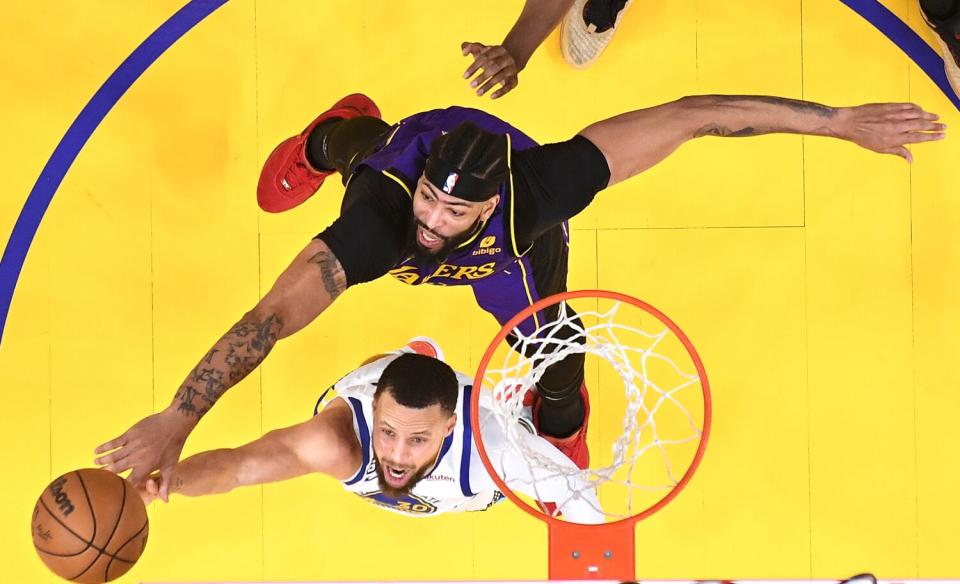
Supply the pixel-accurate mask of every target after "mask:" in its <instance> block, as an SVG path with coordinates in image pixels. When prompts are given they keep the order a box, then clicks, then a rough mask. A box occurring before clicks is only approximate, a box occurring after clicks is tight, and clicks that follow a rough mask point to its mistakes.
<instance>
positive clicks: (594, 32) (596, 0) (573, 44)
mask: <svg viewBox="0 0 960 584" xmlns="http://www.w3.org/2000/svg"><path fill="white" fill-rule="evenodd" d="M618 7H619V10H618ZM629 7H630V0H625V1H624V0H576V1H575V2H574V3H573V6H572V7H570V10H569V11H568V12H567V15H566V16H564V17H563V22H561V23H560V51H561V52H562V53H563V58H564V59H565V60H566V61H567V63H569V64H570V65H571V66H573V67H576V68H578V69H583V68H585V67H589V66H590V65H591V64H593V62H594V61H596V60H597V58H598V57H599V56H600V53H602V52H603V50H604V49H605V48H607V45H608V44H610V41H611V40H612V39H613V33H614V32H615V31H616V30H617V27H618V26H619V25H620V19H621V18H623V13H624V12H626V11H627V8H629Z"/></svg>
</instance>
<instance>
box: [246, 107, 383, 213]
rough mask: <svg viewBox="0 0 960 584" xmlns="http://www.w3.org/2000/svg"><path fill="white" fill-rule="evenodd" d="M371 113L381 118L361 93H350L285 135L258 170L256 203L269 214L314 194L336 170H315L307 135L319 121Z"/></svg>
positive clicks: (280, 210)
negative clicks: (296, 132) (300, 129)
mask: <svg viewBox="0 0 960 584" xmlns="http://www.w3.org/2000/svg"><path fill="white" fill-rule="evenodd" d="M360 116H372V117H375V118H377V119H380V109H379V108H377V104H375V103H373V100H371V99H370V98H369V97H367V96H366V95H363V94H362V93H353V94H350V95H348V96H346V97H344V98H343V99H341V100H340V101H338V102H337V103H335V104H333V107H331V108H330V109H328V110H327V111H325V112H323V113H322V114H320V115H319V116H318V117H317V119H315V120H313V121H312V122H311V123H310V125H309V126H307V128H306V129H305V130H304V131H303V132H301V133H300V134H299V135H297V136H294V137H292V138H287V139H286V140H284V141H283V142H281V143H280V145H279V146H277V147H276V148H274V149H273V152H271V153H270V156H268V157H267V161H266V162H265V163H264V164H263V170H261V171H260V181H259V182H258V183H257V203H258V204H259V205H260V208H261V209H263V210H264V211H269V212H270V213H280V212H283V211H287V210H289V209H292V208H294V207H296V206H297V205H299V204H301V203H303V202H304V201H306V200H307V199H309V198H310V197H312V196H313V194H314V193H316V192H317V190H318V189H319V188H320V185H322V184H323V180H324V179H325V178H327V177H328V176H330V175H331V174H333V173H334V172H336V171H335V170H317V169H316V168H313V166H312V165H311V164H310V162H309V161H308V160H307V154H306V146H307V138H308V137H309V136H310V132H312V131H313V129H314V128H316V127H317V126H318V125H319V124H320V123H321V122H324V121H326V120H329V119H330V118H343V119H345V120H346V119H350V118H356V117H360Z"/></svg>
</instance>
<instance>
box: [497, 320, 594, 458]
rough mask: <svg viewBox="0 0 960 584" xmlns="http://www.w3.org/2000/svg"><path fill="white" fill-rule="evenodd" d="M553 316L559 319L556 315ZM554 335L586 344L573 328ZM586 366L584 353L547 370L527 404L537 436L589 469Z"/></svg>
mask: <svg viewBox="0 0 960 584" xmlns="http://www.w3.org/2000/svg"><path fill="white" fill-rule="evenodd" d="M551 308H555V307H551ZM554 312H555V311H554ZM568 316H574V315H570V314H568ZM551 317H553V318H556V314H553V315H551ZM574 323H575V325H576V326H578V327H579V326H582V325H581V324H580V319H579V317H575V319H574ZM552 336H553V337H554V338H557V339H564V340H565V341H567V342H573V343H576V342H583V339H582V337H580V335H579V334H578V333H577V332H576V331H575V329H574V328H573V327H564V328H563V329H562V330H561V331H557V332H556V333H555V334H553V335H552ZM509 340H511V339H510V337H508V341H509ZM583 365H584V356H583V353H572V354H570V355H567V356H566V357H564V358H563V359H562V360H561V361H560V362H558V363H554V364H553V365H551V366H549V367H547V369H546V371H545V372H544V374H543V376H542V377H541V378H540V379H539V380H538V381H537V387H536V391H531V392H530V393H529V394H528V398H527V399H528V402H527V403H528V404H529V405H530V406H531V407H532V410H533V425H534V427H535V428H536V429H537V433H538V434H539V435H540V436H542V437H543V438H545V439H546V440H547V441H548V442H550V443H551V444H553V445H554V446H556V447H557V450H559V451H560V452H562V453H564V454H565V455H566V456H567V457H568V458H569V459H570V460H572V461H573V463H574V464H576V465H577V466H578V467H580V468H587V467H589V466H590V451H589V449H588V448H587V423H588V422H589V420H590V398H589V394H588V392H587V384H586V382H585V380H584V375H583Z"/></svg>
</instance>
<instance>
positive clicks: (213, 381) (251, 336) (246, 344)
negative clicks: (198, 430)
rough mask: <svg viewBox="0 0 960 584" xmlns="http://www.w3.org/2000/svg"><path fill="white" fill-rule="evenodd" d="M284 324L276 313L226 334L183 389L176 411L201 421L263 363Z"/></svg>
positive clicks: (236, 327) (177, 397) (188, 379)
mask: <svg viewBox="0 0 960 584" xmlns="http://www.w3.org/2000/svg"><path fill="white" fill-rule="evenodd" d="M282 327H283V323H282V322H281V321H280V319H279V318H278V317H277V315H275V314H271V315H270V316H268V317H267V318H265V319H264V320H263V321H261V322H251V321H241V322H238V323H237V324H236V325H234V326H233V328H231V329H230V330H229V331H228V332H227V334H225V335H223V337H222V338H221V339H220V342H218V343H217V347H218V348H214V349H211V350H210V352H209V353H207V355H206V356H205V357H204V358H203V359H201V360H200V363H199V364H198V365H197V366H196V368H194V370H193V371H191V372H190V375H189V376H187V380H186V381H184V383H183V385H182V386H180V390H179V391H178V392H177V395H176V398H175V399H176V400H177V401H178V402H179V403H178V404H177V411H179V412H180V413H181V414H183V415H184V416H187V417H196V418H200V417H202V416H203V415H204V414H206V413H207V412H208V411H209V410H210V408H211V407H213V404H214V403H216V401H217V400H218V399H220V397H221V396H222V395H223V394H224V393H225V392H226V391H227V390H228V389H230V388H231V387H233V386H234V385H235V384H236V383H238V382H239V381H240V380H241V379H243V378H244V377H246V376H247V375H248V374H249V373H250V372H251V371H253V370H254V369H256V368H257V366H258V365H259V364H260V363H261V362H262V361H263V359H264V358H265V357H266V356H267V354H268V353H269V352H270V350H271V349H273V345H274V344H276V342H277V337H278V336H279V333H280V329H281V328H282Z"/></svg>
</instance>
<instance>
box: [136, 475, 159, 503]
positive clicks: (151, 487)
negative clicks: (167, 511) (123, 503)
mask: <svg viewBox="0 0 960 584" xmlns="http://www.w3.org/2000/svg"><path fill="white" fill-rule="evenodd" d="M160 481H161V479H160V475H153V476H150V477H148V478H147V480H146V481H144V482H143V484H141V485H137V486H136V487H135V488H136V489H137V493H138V494H139V495H140V498H141V499H143V504H144V505H149V504H150V503H153V502H154V501H156V500H157V499H159V498H160Z"/></svg>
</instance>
